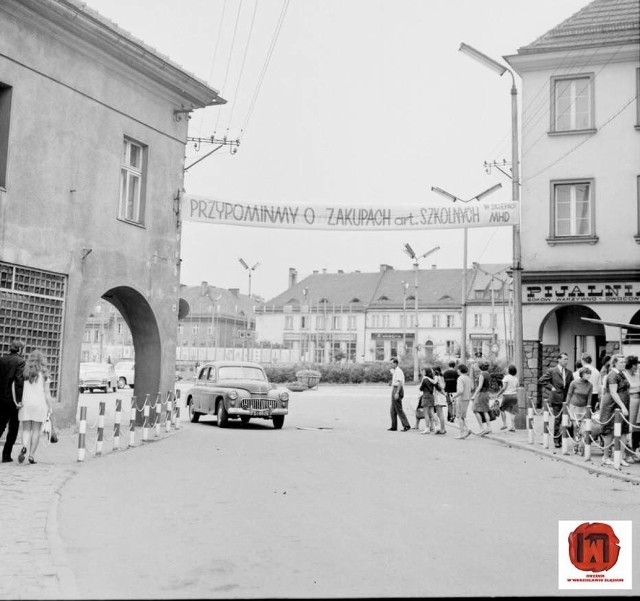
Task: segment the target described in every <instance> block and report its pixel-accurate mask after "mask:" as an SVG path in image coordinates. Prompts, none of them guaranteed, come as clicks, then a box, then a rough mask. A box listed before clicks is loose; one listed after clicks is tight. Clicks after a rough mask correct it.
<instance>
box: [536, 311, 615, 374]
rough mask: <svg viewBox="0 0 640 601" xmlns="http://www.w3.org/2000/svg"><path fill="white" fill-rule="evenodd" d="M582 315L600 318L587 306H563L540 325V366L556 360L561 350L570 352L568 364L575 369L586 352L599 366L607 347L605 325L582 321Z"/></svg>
mask: <svg viewBox="0 0 640 601" xmlns="http://www.w3.org/2000/svg"><path fill="white" fill-rule="evenodd" d="M583 317H589V318H591V319H600V316H599V315H598V314H597V313H596V312H595V311H594V310H593V309H591V308H590V307H587V306H585V305H577V304H576V305H574V304H571V305H564V306H561V307H557V308H556V309H554V310H553V311H551V312H550V313H548V314H547V316H546V317H545V318H544V320H543V321H542V323H541V324H540V333H539V335H540V338H539V339H540V343H541V344H540V354H541V358H540V359H541V361H540V365H542V366H543V368H546V367H548V366H550V364H551V363H553V362H555V357H556V356H557V354H558V353H559V352H564V353H567V354H568V355H569V366H570V368H573V367H574V366H575V364H576V362H577V361H579V360H580V357H581V356H582V354H583V353H588V354H589V355H591V357H592V358H593V362H594V364H596V365H597V367H598V368H599V367H600V366H599V364H598V362H599V357H600V356H601V355H602V354H603V353H604V351H605V348H606V335H605V329H604V326H603V325H602V324H598V323H592V322H588V321H585V320H583V319H582V318H583Z"/></svg>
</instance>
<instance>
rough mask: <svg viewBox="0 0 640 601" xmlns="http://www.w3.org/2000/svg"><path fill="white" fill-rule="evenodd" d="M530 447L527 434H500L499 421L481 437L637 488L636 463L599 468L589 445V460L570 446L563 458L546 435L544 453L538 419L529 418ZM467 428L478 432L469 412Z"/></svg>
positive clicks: (639, 473)
mask: <svg viewBox="0 0 640 601" xmlns="http://www.w3.org/2000/svg"><path fill="white" fill-rule="evenodd" d="M533 421H534V424H533V430H534V435H533V441H534V442H533V443H530V442H529V431H528V430H516V431H515V432H509V431H507V430H500V427H501V426H502V419H501V418H498V419H496V420H495V421H492V422H491V429H492V433H491V434H487V435H485V436H484V437H483V438H487V439H490V440H493V441H495V442H499V443H501V444H505V445H507V446H510V447H515V448H518V449H523V450H525V451H530V452H533V453H537V454H538V455H542V456H545V457H548V458H549V459H555V460H557V461H563V462H565V463H568V464H570V465H574V466H576V467H578V468H581V469H584V470H587V471H588V472H590V473H596V474H600V475H603V476H609V477H611V478H616V479H619V480H624V481H626V482H632V483H634V484H640V463H631V464H630V465H629V467H621V468H620V469H619V470H616V469H615V468H614V467H612V466H601V465H600V462H601V461H602V451H601V450H600V449H599V448H597V447H596V446H595V445H592V448H591V460H590V461H585V458H584V457H583V456H582V455H576V454H575V453H574V452H573V443H572V442H570V444H569V454H568V455H563V454H562V449H561V448H560V449H557V448H555V446H554V444H553V439H552V434H550V435H549V448H548V449H545V448H544V447H543V446H542V445H543V440H542V432H543V425H544V424H543V420H542V415H534V418H533ZM467 425H468V426H469V425H470V426H471V430H472V431H473V432H474V433H477V432H479V431H480V428H479V427H478V423H477V421H476V418H475V416H474V415H473V414H472V413H471V411H470V412H469V415H468V416H467ZM449 426H453V431H454V432H456V434H457V432H458V426H457V424H454V423H448V424H447V427H449ZM550 429H551V430H552V429H553V426H552V425H550Z"/></svg>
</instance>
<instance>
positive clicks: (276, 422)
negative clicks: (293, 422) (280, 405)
mask: <svg viewBox="0 0 640 601" xmlns="http://www.w3.org/2000/svg"><path fill="white" fill-rule="evenodd" d="M282 426H284V415H274V416H273V427H274V428H275V429H276V430H280V429H281V428H282Z"/></svg>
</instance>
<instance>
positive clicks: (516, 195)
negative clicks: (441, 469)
mask: <svg viewBox="0 0 640 601" xmlns="http://www.w3.org/2000/svg"><path fill="white" fill-rule="evenodd" d="M460 52H462V53H464V54H466V55H467V56H470V57H471V58H472V59H474V60H476V61H478V62H479V63H481V64H483V65H484V66H485V67H487V68H488V69H491V70H492V71H493V72H494V73H497V74H498V75H500V76H502V75H504V74H505V73H506V72H507V71H508V72H509V75H511V82H512V85H511V194H512V196H511V198H512V200H513V202H516V203H518V214H519V215H520V214H521V211H520V205H519V203H520V164H519V160H518V89H517V88H516V78H515V76H514V74H513V71H511V69H508V68H507V67H505V66H504V65H503V64H501V63H499V62H497V61H495V60H493V59H492V58H490V57H488V56H487V55H486V54H483V53H482V52H480V51H479V50H476V49H475V48H473V47H471V46H469V45H468V44H465V43H462V44H460ZM521 263H522V250H521V247H520V224H519V223H518V224H516V225H514V226H513V267H512V272H513V312H514V315H513V330H514V332H513V337H514V355H515V357H514V364H515V366H516V369H517V370H518V377H519V378H520V382H522V377H523V376H524V374H523V362H522V358H523V352H522V338H523V332H522V264H521Z"/></svg>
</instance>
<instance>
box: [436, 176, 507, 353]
mask: <svg viewBox="0 0 640 601" xmlns="http://www.w3.org/2000/svg"><path fill="white" fill-rule="evenodd" d="M500 188H502V184H496V185H495V186H491V188H487V189H486V190H485V191H484V192H480V194H476V195H475V196H473V197H472V198H469V199H468V200H462V199H461V198H458V197H457V196H455V195H453V194H451V193H450V192H447V191H446V190H443V189H442V188H437V187H435V186H432V187H431V191H432V192H437V193H438V194H440V195H441V196H444V197H445V198H448V199H449V200H452V201H453V202H456V201H459V202H464V203H467V202H471V201H472V200H476V201H478V200H481V199H482V198H484V197H485V196H488V195H489V194H491V193H492V192H495V191H496V190H499V189H500ZM467 230H468V228H466V227H465V228H464V243H463V250H462V299H461V305H462V306H461V309H462V327H461V331H460V361H461V362H462V363H465V362H466V360H467Z"/></svg>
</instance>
